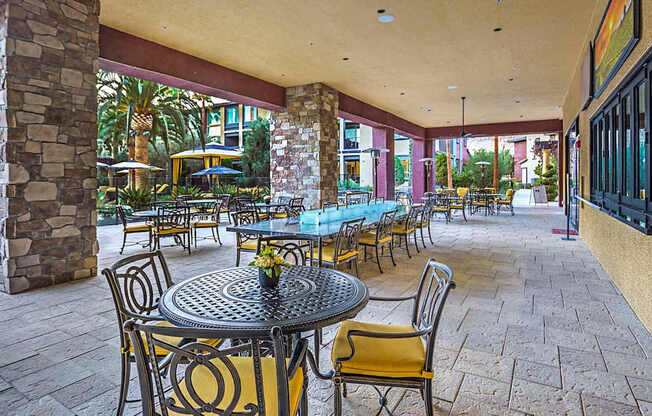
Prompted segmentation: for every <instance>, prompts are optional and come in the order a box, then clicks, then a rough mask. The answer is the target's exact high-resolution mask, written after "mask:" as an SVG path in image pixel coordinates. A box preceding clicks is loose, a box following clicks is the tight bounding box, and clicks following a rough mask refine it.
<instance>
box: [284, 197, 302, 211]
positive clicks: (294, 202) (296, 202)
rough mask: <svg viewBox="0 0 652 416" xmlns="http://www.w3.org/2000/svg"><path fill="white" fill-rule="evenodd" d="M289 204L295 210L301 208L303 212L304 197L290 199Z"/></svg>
mask: <svg viewBox="0 0 652 416" xmlns="http://www.w3.org/2000/svg"><path fill="white" fill-rule="evenodd" d="M288 206H289V207H290V208H293V209H295V210H299V212H303V211H304V210H305V208H304V206H303V198H292V199H290V202H289V203H288Z"/></svg>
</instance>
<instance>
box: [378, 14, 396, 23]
mask: <svg viewBox="0 0 652 416" xmlns="http://www.w3.org/2000/svg"><path fill="white" fill-rule="evenodd" d="M378 21H379V22H380V23H390V22H393V21H394V16H393V15H391V14H383V15H380V16H378Z"/></svg>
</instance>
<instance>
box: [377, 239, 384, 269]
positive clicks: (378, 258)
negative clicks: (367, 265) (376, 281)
mask: <svg viewBox="0 0 652 416" xmlns="http://www.w3.org/2000/svg"><path fill="white" fill-rule="evenodd" d="M376 262H377V263H378V270H380V272H381V273H382V272H383V267H382V266H381V265H380V256H379V255H378V246H377V245H376Z"/></svg>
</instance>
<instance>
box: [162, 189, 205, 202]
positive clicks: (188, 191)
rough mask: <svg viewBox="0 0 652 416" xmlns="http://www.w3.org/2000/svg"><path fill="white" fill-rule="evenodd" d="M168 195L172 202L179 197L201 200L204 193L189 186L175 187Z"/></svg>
mask: <svg viewBox="0 0 652 416" xmlns="http://www.w3.org/2000/svg"><path fill="white" fill-rule="evenodd" d="M170 195H171V197H172V199H173V200H174V199H177V198H178V197H179V196H181V195H189V196H190V197H191V198H190V199H201V198H203V197H204V192H202V190H201V189H199V188H198V187H196V186H190V187H188V188H185V187H183V186H177V187H174V188H173V189H172V192H171V194H170Z"/></svg>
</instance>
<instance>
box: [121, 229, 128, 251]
mask: <svg viewBox="0 0 652 416" xmlns="http://www.w3.org/2000/svg"><path fill="white" fill-rule="evenodd" d="M125 244H127V233H125V232H123V233H122V248H121V249H120V254H122V252H123V251H124V249H125Z"/></svg>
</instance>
